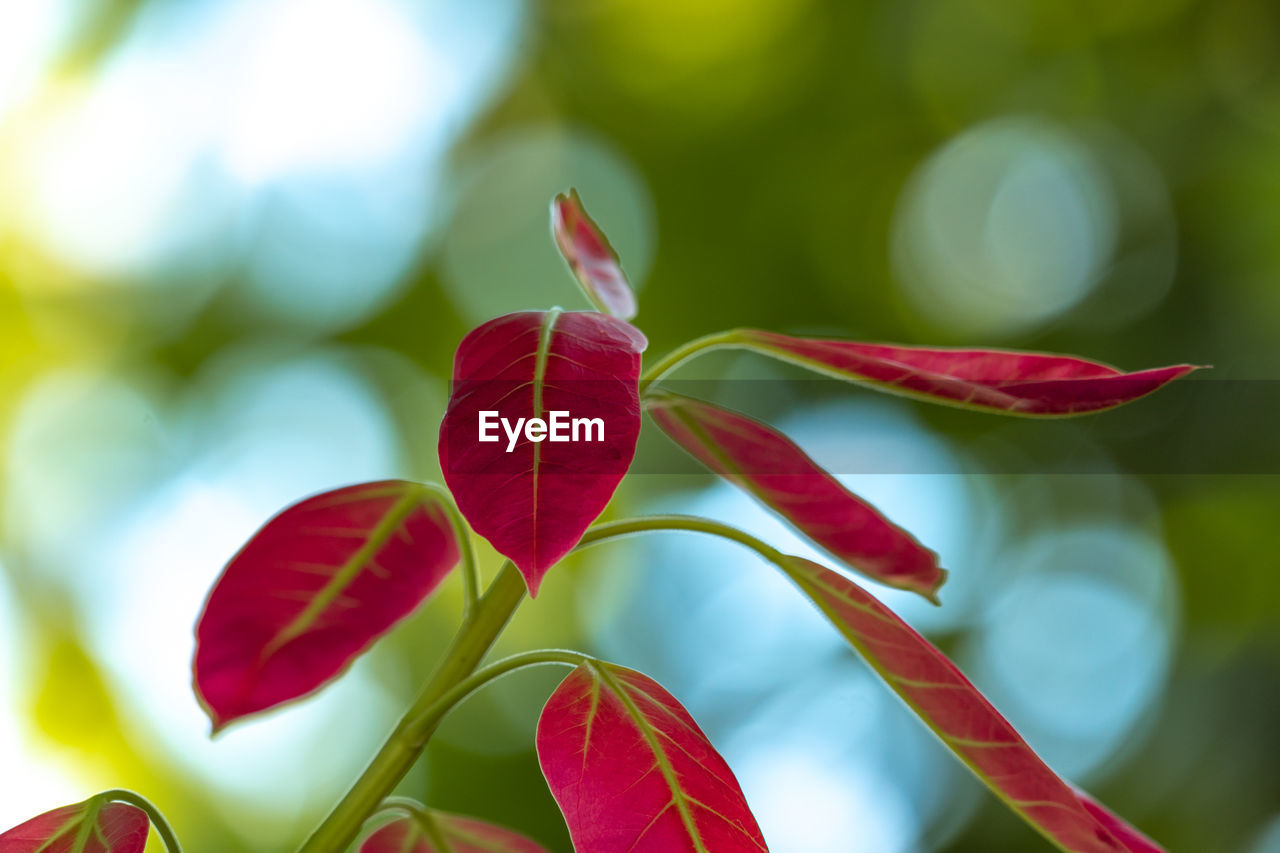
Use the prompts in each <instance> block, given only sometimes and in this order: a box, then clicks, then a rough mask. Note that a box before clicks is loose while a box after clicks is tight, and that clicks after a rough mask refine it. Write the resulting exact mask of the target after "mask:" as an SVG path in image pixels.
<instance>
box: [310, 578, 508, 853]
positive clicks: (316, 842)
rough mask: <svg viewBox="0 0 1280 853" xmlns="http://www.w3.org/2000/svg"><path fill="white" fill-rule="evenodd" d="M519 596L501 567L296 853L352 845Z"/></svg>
mask: <svg viewBox="0 0 1280 853" xmlns="http://www.w3.org/2000/svg"><path fill="white" fill-rule="evenodd" d="M524 594H525V585H524V579H523V578H522V577H520V573H519V572H517V571H516V569H515V566H513V565H512V564H511V563H510V562H508V563H506V564H505V565H504V566H503V567H502V570H501V571H500V572H499V573H498V575H497V577H495V578H494V579H493V583H492V584H491V585H490V586H489V589H488V591H487V592H486V593H485V594H484V596H483V597H481V598H480V599H479V600H478V601H477V602H476V606H475V607H474V608H473V609H472V610H471V613H470V614H469V615H468V617H467V618H466V620H465V621H464V622H463V624H462V627H461V628H459V629H458V633H457V635H456V636H455V637H454V639H453V643H452V644H451V645H450V647H449V649H448V651H447V652H446V653H445V655H444V657H443V659H442V660H441V663H440V665H439V667H438V668H437V669H436V671H435V674H434V675H432V677H431V679H430V680H429V681H428V682H427V684H426V686H425V687H424V688H423V689H422V692H421V693H420V694H419V695H418V698H417V699H415V700H414V702H413V705H412V706H411V707H410V708H409V712H408V713H407V714H405V716H404V718H403V719H401V721H400V723H399V725H397V726H396V728H395V731H393V732H392V733H391V736H390V737H389V738H388V739H387V741H386V743H385V744H383V746H382V749H381V750H380V751H379V752H378V754H377V755H375V756H374V758H373V761H372V762H370V764H369V766H368V767H367V768H366V769H365V771H364V773H363V774H362V775H361V776H360V778H359V779H357V780H356V782H355V784H354V785H352V786H351V790H350V791H348V792H347V794H346V796H345V797H343V798H342V800H341V801H340V802H339V803H338V805H337V806H336V807H335V808H334V810H333V811H332V812H330V813H329V816H328V817H327V818H325V819H324V821H323V822H322V823H321V824H320V825H319V826H318V827H316V830H315V832H313V833H312V834H311V837H310V838H308V839H307V840H306V841H305V842H303V844H302V846H301V847H300V848H298V853H341V851H344V850H346V849H347V845H349V844H350V843H351V842H352V841H354V840H355V838H356V836H357V835H359V834H360V828H361V826H363V825H364V822H365V820H366V819H367V818H368V817H369V815H371V814H373V812H374V811H375V810H376V809H377V808H378V804H379V803H381V802H382V801H383V800H384V799H386V797H387V796H388V795H389V794H390V793H391V792H392V790H394V789H395V786H396V785H397V784H399V782H400V780H401V779H403V778H404V776H405V774H406V773H408V772H409V770H410V768H412V767H413V765H414V762H416V761H417V760H418V756H419V755H421V754H422V749H423V747H424V746H425V744H426V739H427V738H428V737H430V735H431V730H430V729H429V728H427V729H424V728H423V727H422V726H420V725H418V721H419V720H420V719H421V718H423V717H424V716H425V714H426V712H427V711H428V710H429V709H430V708H431V707H432V706H433V705H435V703H436V702H437V701H439V699H440V698H441V697H442V696H444V695H445V694H446V693H448V692H449V690H451V689H452V688H453V687H455V686H456V685H457V684H458V683H459V682H461V681H463V680H464V679H465V678H466V677H467V676H469V675H471V673H472V672H474V671H475V669H476V667H477V666H479V665H480V661H481V660H482V659H483V658H484V656H485V655H486V654H487V653H488V652H489V649H490V648H491V647H492V646H493V643H494V641H495V640H497V638H498V635H499V634H501V633H502V629H503V628H505V627H506V625H507V622H508V621H509V620H510V619H511V615H512V614H513V613H515V610H516V607H518V606H519V604H520V602H521V601H522V600H523V599H524Z"/></svg>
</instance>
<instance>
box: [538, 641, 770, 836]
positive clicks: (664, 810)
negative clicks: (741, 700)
mask: <svg viewBox="0 0 1280 853" xmlns="http://www.w3.org/2000/svg"><path fill="white" fill-rule="evenodd" d="M537 742H538V761H539V762H540V763H541V764H542V773H543V775H544V776H546V778H547V784H548V785H550V787H551V793H552V795H554V796H555V798H556V802H557V803H559V804H560V810H561V811H562V812H564V816H565V820H566V822H567V823H568V824H569V834H570V835H571V836H572V838H573V846H574V849H575V850H590V851H591V853H681V851H685V853H736V851H755V853H758V851H761V850H767V849H768V848H767V847H766V846H765V843H764V839H763V838H762V837H761V836H760V828H759V827H758V826H757V825H756V821H755V818H754V817H753V816H752V814H751V811H750V809H749V808H748V807H747V801H746V798H745V797H744V796H743V795H742V790H741V788H739V787H738V780H737V779H736V778H734V775H733V771H731V770H730V769H729V766H728V765H727V764H725V761H724V759H723V758H721V757H720V754H719V753H718V752H716V750H715V747H713V746H712V745H711V742H710V741H709V740H707V736H706V735H705V734H703V733H702V729H700V728H698V724H697V723H695V722H694V721H693V718H692V717H690V716H689V712H688V711H686V710H685V709H684V707H683V706H682V705H681V704H680V703H679V702H677V701H676V700H675V698H674V697H673V696H672V695H671V694H670V693H668V692H667V691H666V690H664V689H663V688H662V686H661V685H659V684H658V683H657V682H656V681H654V680H653V679H651V678H648V677H647V676H644V675H641V674H640V673H638V672H635V671H634V670H630V669H625V668H623V667H620V666H614V665H613V664H606V663H598V662H591V663H585V664H583V665H582V666H580V667H578V668H577V669H575V670H574V671H573V672H572V673H571V674H570V675H569V677H568V678H566V679H565V680H564V681H563V682H562V683H561V684H560V686H559V687H558V688H556V691H555V693H553V694H552V695H551V698H550V699H549V700H548V701H547V705H546V707H545V708H544V709H543V711H542V717H541V719H540V720H539V721H538V737H537Z"/></svg>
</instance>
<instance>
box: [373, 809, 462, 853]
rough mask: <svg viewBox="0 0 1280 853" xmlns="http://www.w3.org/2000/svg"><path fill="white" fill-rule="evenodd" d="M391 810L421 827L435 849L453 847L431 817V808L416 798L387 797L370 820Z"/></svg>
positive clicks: (450, 848) (449, 848)
mask: <svg viewBox="0 0 1280 853" xmlns="http://www.w3.org/2000/svg"><path fill="white" fill-rule="evenodd" d="M393 811H399V812H402V813H404V815H405V816H406V817H408V818H409V819H410V820H412V821H414V822H415V823H417V824H418V826H419V827H421V829H422V833H423V835H425V836H427V839H428V840H429V841H430V842H431V844H432V846H433V847H434V848H435V849H437V850H442V851H444V850H452V849H453V846H452V845H451V844H449V839H447V838H445V835H444V833H443V832H442V831H441V830H440V825H439V824H438V823H436V819H435V818H434V817H432V815H431V810H430V809H428V808H426V807H425V806H423V805H422V804H421V803H419V802H418V801H417V800H411V799H409V798H408V797H387V798H386V799H385V800H383V801H382V808H381V810H380V811H379V812H378V814H376V815H374V816H373V818H370V820H372V819H374V818H377V817H378V816H379V815H382V814H386V813H388V812H393Z"/></svg>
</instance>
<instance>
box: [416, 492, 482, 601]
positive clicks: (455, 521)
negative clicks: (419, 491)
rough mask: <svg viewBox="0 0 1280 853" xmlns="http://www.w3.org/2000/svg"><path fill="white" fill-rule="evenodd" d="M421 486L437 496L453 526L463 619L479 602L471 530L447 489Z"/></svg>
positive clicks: (478, 574) (477, 571)
mask: <svg viewBox="0 0 1280 853" xmlns="http://www.w3.org/2000/svg"><path fill="white" fill-rule="evenodd" d="M423 485H424V486H426V487H427V488H428V489H430V490H431V491H433V492H435V493H436V495H438V496H439V498H440V502H441V503H442V504H444V506H445V511H446V512H448V513H449V522H450V524H452V525H453V534H454V537H455V538H456V539H457V540H458V553H459V556H460V558H461V559H460V562H461V563H462V597H463V602H464V610H463V616H464V618H465V617H466V616H469V615H470V614H471V611H472V610H474V609H475V606H476V602H477V601H479V600H480V571H479V569H478V568H477V567H476V549H475V547H474V546H473V545H472V544H471V528H470V527H469V526H468V525H467V522H466V521H464V520H463V518H462V513H460V512H458V505H457V504H456V503H454V501H453V495H452V494H450V492H449V490H448V489H446V488H445V487H444V486H439V485H436V484H435V483H424V484H423Z"/></svg>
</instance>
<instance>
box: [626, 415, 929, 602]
mask: <svg viewBox="0 0 1280 853" xmlns="http://www.w3.org/2000/svg"><path fill="white" fill-rule="evenodd" d="M645 407H646V408H647V409H648V411H649V414H650V415H652V416H653V419H654V421H655V422H656V423H657V424H658V426H660V427H662V429H663V431H664V432H666V434H667V435H669V436H671V438H672V439H674V440H675V442H676V443H677V444H679V445H680V446H681V447H683V448H684V449H685V450H687V451H689V453H690V454H692V455H693V456H694V457H695V458H696V459H698V460H699V461H700V462H702V463H703V464H704V465H706V466H707V467H708V468H710V469H711V470H712V471H715V472H716V473H717V474H719V475H721V476H722V477H724V478H726V479H727V480H729V481H730V482H732V483H734V484H735V485H737V486H739V487H741V488H743V489H745V490H746V491H748V492H750V493H751V494H752V495H754V496H755V497H756V499H757V500H759V501H760V502H761V503H763V504H764V505H765V506H768V507H769V508H771V509H773V510H774V511H775V512H777V513H778V514H779V515H781V516H782V517H783V518H785V519H786V520H787V521H789V522H791V524H793V525H794V526H795V527H796V528H797V529H798V530H799V531H800V532H802V533H804V534H805V535H806V536H808V537H809V538H810V539H812V540H813V541H814V542H816V543H818V544H819V545H821V546H822V547H823V548H825V549H826V550H827V551H828V552H829V553H830V554H831V555H832V556H833V557H835V558H836V559H838V560H840V561H841V562H842V563H844V564H845V565H847V566H849V567H850V568H853V569H856V570H857V571H860V572H862V573H863V574H865V575H867V576H868V577H871V578H874V579H875V580H878V581H880V582H881V583H886V584H889V585H891V586H896V587H900V588H902V589H910V590H914V591H915V592H918V593H920V594H921V595H923V596H924V597H925V598H928V599H929V600H930V601H935V602H936V600H937V598H936V593H937V591H938V587H940V586H942V583H943V581H945V580H946V575H947V573H946V572H945V571H944V570H943V569H941V568H939V566H938V555H937V554H935V553H934V552H932V551H930V550H929V549H928V548H926V547H924V546H923V545H921V544H920V543H919V542H918V541H916V538H915V537H914V536H912V535H911V534H910V533H908V532H907V531H905V530H903V529H902V528H901V527H898V526H897V525H895V524H894V523H893V522H891V521H889V520H888V519H887V518H885V517H884V516H883V515H881V514H880V513H879V512H878V511H877V510H876V509H875V507H873V506H871V505H870V504H868V503H867V502H866V501H864V500H862V499H861V498H859V497H858V496H857V495H855V494H853V493H852V492H850V491H849V490H848V489H846V488H845V487H844V486H842V485H840V482H839V481H838V480H836V479H835V478H834V477H832V476H831V475H830V474H828V473H827V472H826V471H824V470H823V469H822V468H821V467H820V466H819V465H818V464H817V463H816V462H814V461H813V460H812V459H810V458H809V457H808V456H807V455H806V454H805V452H804V451H803V450H801V449H800V448H799V447H797V446H796V445H795V443H793V442H792V441H791V440H790V439H788V438H787V437H786V436H784V435H782V434H781V433H779V432H777V431H776V430H774V429H772V428H771V427H768V426H766V425H765V424H762V423H760V422H759V421H756V420H752V419H751V418H748V417H746V416H745V415H740V414H738V413H736V412H731V411H728V410H726V409H722V408H720V407H718V406H713V405H711V404H710V403H706V402H703V401H701V400H693V399H690V398H689V397H680V396H677V395H675V394H668V393H661V394H653V395H649V396H648V397H647V398H646V400H645Z"/></svg>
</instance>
